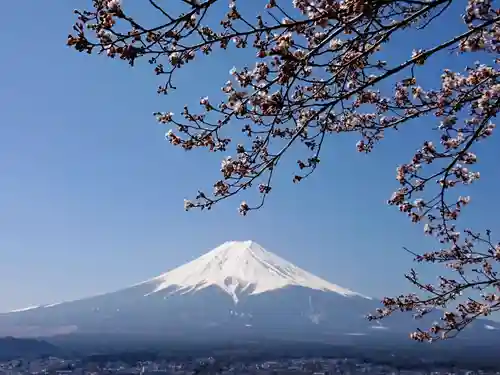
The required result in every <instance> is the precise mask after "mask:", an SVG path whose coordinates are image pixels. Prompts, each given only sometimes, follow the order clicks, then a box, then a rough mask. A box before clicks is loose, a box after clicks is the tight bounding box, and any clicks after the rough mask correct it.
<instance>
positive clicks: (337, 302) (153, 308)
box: [0, 241, 496, 340]
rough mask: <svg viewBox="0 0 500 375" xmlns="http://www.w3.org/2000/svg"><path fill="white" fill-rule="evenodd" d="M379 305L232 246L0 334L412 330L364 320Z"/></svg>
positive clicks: (1, 327) (401, 320)
mask: <svg viewBox="0 0 500 375" xmlns="http://www.w3.org/2000/svg"><path fill="white" fill-rule="evenodd" d="M377 307H379V302H378V301H376V300H373V299H372V298H370V297H367V296H364V295H362V294H360V293H356V292H353V291H351V290H349V289H346V288H343V287H340V286H338V285H335V284H332V283H330V282H328V281H326V280H323V279H321V278H319V277H317V276H315V275H313V274H311V273H309V272H307V271H304V270H302V269H301V268H299V267H297V266H295V265H293V264H292V263H290V262H288V261H286V260H284V259H282V258H280V257H278V256H277V255H275V254H273V253H271V252H269V251H267V250H265V249H264V248H262V247H261V246H260V245H258V244H257V243H255V242H252V241H243V242H239V241H231V242H226V243H224V244H222V245H220V246H218V247H217V248H215V249H213V250H212V251H210V252H208V253H206V254H205V255H203V256H201V257H200V258H198V259H195V260H193V261H191V262H189V263H187V264H185V265H182V266H180V267H178V268H176V269H174V270H171V271H169V272H166V273H164V274H162V275H160V276H157V277H154V278H152V279H150V280H147V281H144V282H141V283H138V284H135V285H133V286H131V287H128V288H125V289H122V290H119V291H116V292H113V293H108V294H103V295H99V296H95V297H90V298H85V299H81V300H76V301H71V302H63V303H59V304H52V305H45V306H34V307H31V308H27V309H21V310H17V311H15V312H11V313H8V314H2V315H0V335H12V336H50V335H60V334H67V333H99V334H118V333H126V334H138V335H161V336H163V337H172V338H175V337H177V338H179V337H183V338H186V337H193V338H208V339H211V340H212V339H216V338H231V337H233V338H234V337H236V338H238V337H242V336H251V337H258V336H279V337H282V338H283V337H289V338H303V339H305V338H322V337H325V336H329V335H339V334H343V335H349V334H351V335H352V334H355V335H368V334H372V335H373V334H380V333H381V332H385V331H391V332H400V333H404V334H405V335H406V334H407V333H408V332H409V331H410V330H412V329H414V328H415V327H416V326H417V324H416V323H415V322H414V321H412V319H411V318H410V317H409V316H407V315H405V316H403V315H401V316H398V317H396V318H395V319H393V318H390V319H388V320H387V321H384V322H383V323H381V324H376V323H375V324H374V323H373V322H369V321H367V320H366V319H365V316H366V314H367V313H369V312H372V311H373V310H374V309H376V308H377ZM434 319H435V317H434ZM419 323H420V324H428V322H427V323H425V322H419ZM488 325H489V326H491V327H496V324H494V323H491V322H489V323H488ZM488 331H489V332H491V331H492V330H491V329H488Z"/></svg>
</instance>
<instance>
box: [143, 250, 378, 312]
mask: <svg viewBox="0 0 500 375" xmlns="http://www.w3.org/2000/svg"><path fill="white" fill-rule="evenodd" d="M144 284H153V285H155V288H154V290H153V291H152V292H151V293H156V292H160V291H162V290H165V289H171V288H172V287H173V288H174V291H173V293H178V292H180V293H189V292H195V291H199V290H201V289H204V288H207V287H210V286H217V287H219V288H220V289H222V290H224V291H225V292H226V293H227V294H229V295H230V296H231V297H232V299H233V301H234V302H235V303H238V300H239V299H238V294H240V293H246V294H250V295H256V294H260V293H265V292H269V291H272V290H276V289H281V288H284V287H288V286H301V287H304V288H310V289H315V290H322V291H330V292H335V293H339V294H341V295H343V296H358V297H363V298H369V297H365V296H362V295H361V294H359V293H355V292H353V291H350V290H348V289H345V288H342V287H340V286H338V285H335V284H332V283H329V282H328V281H325V280H323V279H321V278H319V277H317V276H314V275H313V274H311V273H309V272H307V271H304V270H302V269H301V268H299V267H297V266H295V265H294V264H292V263H290V262H288V261H286V260H284V259H282V258H280V257H279V256H277V255H275V254H273V253H271V252H269V251H267V250H265V249H264V248H263V247H262V246H260V245H259V244H257V243H256V242H253V241H229V242H225V243H224V244H222V245H220V246H218V247H216V248H215V249H213V250H212V251H210V252H208V253H206V254H205V255H202V256H201V257H199V258H198V259H195V260H193V261H192V262H189V263H187V264H185V265H183V266H180V267H178V268H176V269H174V270H172V271H169V272H167V273H164V274H162V275H160V276H158V277H155V278H154V279H151V280H148V281H146V282H145V283H144Z"/></svg>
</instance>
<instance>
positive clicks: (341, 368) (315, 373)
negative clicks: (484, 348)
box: [0, 357, 500, 375]
mask: <svg viewBox="0 0 500 375" xmlns="http://www.w3.org/2000/svg"><path fill="white" fill-rule="evenodd" d="M27 374H31V375H35V374H44V375H45V374H46V375H101V374H106V375H111V374H117V375H204V374H206V375H209V374H210V375H233V374H234V375H236V374H238V375H257V374H259V375H302V374H303V375H306V374H307V375H332V374H342V375H350V374H386V375H417V374H425V375H439V374H446V375H475V374H478V375H487V374H500V372H499V371H487V370H471V369H466V368H464V369H461V368H453V369H450V368H435V369H432V371H431V370H429V369H420V370H419V369H414V370H402V369H397V368H394V367H392V366H389V365H381V364H371V363H365V362H364V363H360V362H359V361H357V360H355V359H349V358H342V359H321V358H312V359H300V358H298V359H280V360H274V361H273V360H267V361H255V362H251V361H250V362H249V361H244V362H238V361H235V362H234V363H232V364H230V365H221V364H219V363H218V362H217V361H216V360H215V359H214V358H212V357H209V358H201V359H193V360H191V361H183V362H179V361H173V360H155V361H139V362H137V363H136V364H134V365H130V364H127V363H125V362H123V361H108V362H104V363H98V362H93V361H87V360H79V359H65V358H58V357H47V358H43V359H29V360H28V359H16V360H10V361H3V362H0V375H27Z"/></svg>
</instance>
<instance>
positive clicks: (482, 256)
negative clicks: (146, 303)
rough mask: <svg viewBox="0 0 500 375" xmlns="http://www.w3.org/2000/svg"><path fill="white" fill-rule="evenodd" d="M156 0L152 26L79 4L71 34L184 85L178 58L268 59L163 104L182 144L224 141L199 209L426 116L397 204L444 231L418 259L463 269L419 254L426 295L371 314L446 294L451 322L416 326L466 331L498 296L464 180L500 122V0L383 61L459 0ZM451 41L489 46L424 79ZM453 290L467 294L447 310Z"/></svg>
mask: <svg viewBox="0 0 500 375" xmlns="http://www.w3.org/2000/svg"><path fill="white" fill-rule="evenodd" d="M145 3H146V4H148V6H151V7H152V9H154V10H155V11H157V12H158V14H159V15H161V16H162V17H163V23H160V24H158V25H152V26H151V25H148V26H146V25H145V24H143V23H142V22H141V21H140V20H138V19H135V18H134V17H133V15H132V14H129V13H128V12H127V7H126V4H123V3H121V2H120V1H117V0H94V1H93V5H92V8H91V9H90V10H77V11H75V13H76V15H77V22H76V23H75V25H74V28H73V33H72V34H70V35H69V36H68V40H67V44H68V45H69V46H71V47H72V48H74V49H76V50H77V51H80V52H86V53H90V54H92V53H100V54H105V55H106V56H108V57H109V58H118V59H121V60H124V61H126V62H128V63H129V64H130V65H132V66H133V65H135V64H136V62H137V61H143V60H147V62H148V63H149V64H151V65H152V66H153V69H152V70H153V72H154V74H156V75H158V76H159V77H164V79H165V81H164V84H162V85H161V86H159V87H158V90H157V91H158V93H159V94H167V93H170V92H172V91H174V90H175V86H174V84H173V82H174V77H175V74H176V72H177V71H178V70H179V69H184V68H185V67H186V65H188V64H189V63H191V62H192V61H194V60H196V61H198V60H200V59H203V58H206V57H207V56H210V55H212V54H213V53H216V52H222V53H223V52H224V51H225V50H228V49H233V50H234V51H235V52H234V53H236V52H237V50H239V49H253V50H254V52H255V61H248V64H247V65H246V66H243V67H234V68H233V69H231V71H230V72H229V73H228V76H229V77H228V81H227V82H225V83H224V84H223V85H222V87H221V92H222V93H223V95H224V96H225V100H224V101H222V103H216V102H212V101H211V100H210V96H204V94H205V93H200V95H201V99H200V100H199V107H197V108H191V107H188V106H186V107H184V108H182V110H180V111H179V109H177V110H175V111H173V112H171V111H170V110H169V109H167V110H165V111H161V112H156V113H154V116H155V117H156V119H157V121H158V122H160V123H161V124H165V125H167V126H168V131H167V133H166V135H165V138H166V139H167V140H168V141H169V142H170V143H171V144H172V145H174V146H177V147H181V148H183V149H184V150H193V149H197V148H202V149H203V148H206V149H208V150H209V151H210V152H220V153H224V156H223V158H222V162H221V165H220V173H221V174H220V179H218V180H217V181H215V182H214V184H213V192H212V193H211V194H208V193H206V192H203V191H200V192H199V193H198V195H197V196H196V197H195V198H194V199H192V200H185V202H184V208H185V209H186V210H190V209H195V208H201V209H211V208H212V207H213V206H214V205H215V204H216V203H217V202H219V201H221V200H223V199H227V198H229V197H233V196H235V195H238V194H239V193H240V192H242V191H243V190H252V189H254V191H255V194H256V195H257V196H259V197H260V199H258V200H257V202H256V203H252V202H246V201H244V202H241V203H240V205H239V208H238V211H239V212H240V213H241V214H242V215H247V214H248V213H249V212H250V211H252V210H256V209H259V208H260V207H262V206H263V204H264V202H265V199H266V197H267V196H268V195H270V194H271V193H272V192H273V189H272V186H273V172H274V170H275V169H276V168H277V167H278V166H279V162H280V161H281V159H282V156H283V155H284V154H285V153H287V151H288V150H289V149H290V148H291V146H292V145H301V146H303V147H304V148H305V150H306V151H307V152H309V156H308V157H306V158H304V159H303V160H298V161H297V173H296V174H295V176H293V182H294V183H299V182H301V181H303V180H304V179H306V178H307V177H308V176H309V175H310V174H311V173H312V172H313V171H315V170H316V169H317V168H318V167H319V165H320V160H321V157H320V156H321V152H322V146H323V143H324V139H325V138H326V137H332V136H335V134H337V133H356V134H357V135H358V137H359V138H358V142H357V143H356V144H355V145H353V150H357V151H358V152H363V153H370V152H371V151H372V150H373V148H374V147H376V146H377V144H378V143H379V142H382V141H383V140H384V138H385V134H386V133H387V132H391V131H394V130H399V129H401V128H402V127H404V126H406V124H408V123H411V122H413V121H422V119H423V118H425V123H426V124H428V126H429V128H430V129H433V131H434V138H433V139H422V142H421V147H420V148H419V149H418V150H417V151H416V152H415V153H414V155H413V156H412V158H411V159H410V160H407V161H402V163H401V164H400V165H399V166H397V168H396V171H395V180H396V181H395V184H397V185H399V186H398V187H397V189H396V191H395V192H394V193H393V194H392V195H391V196H390V198H389V199H388V204H389V205H391V206H395V207H397V209H398V210H399V211H400V212H401V213H403V214H404V215H405V216H407V217H408V218H409V220H410V221H411V222H413V223H416V224H419V225H422V231H423V235H427V236H432V237H434V238H435V239H436V241H437V243H439V246H441V247H442V248H440V249H439V250H433V251H429V252H425V253H423V254H417V253H412V254H413V255H414V256H415V260H416V261H417V262H420V263H421V262H429V263H442V264H443V265H446V266H447V267H449V268H450V269H451V270H453V271H454V272H455V273H456V275H457V277H456V278H455V279H451V278H444V277H440V278H439V281H438V283H437V284H435V285H434V284H432V285H431V284H428V283H424V282H423V281H421V280H420V278H419V277H418V275H417V273H416V272H415V271H414V270H412V271H411V272H410V273H409V274H408V275H406V278H407V279H408V280H409V281H410V282H411V283H413V284H414V285H415V286H416V287H417V288H418V289H419V290H420V291H421V292H423V296H422V295H421V296H417V295H416V294H410V295H405V296H399V297H396V298H389V297H388V298H385V299H384V300H383V307H382V308H381V309H379V311H377V312H376V313H374V314H372V315H370V316H369V319H383V318H385V317H386V316H389V315H391V314H392V313H394V312H396V311H399V310H401V311H414V312H415V313H416V316H422V315H424V314H426V313H428V312H429V311H431V310H432V309H435V308H443V311H445V312H444V313H443V318H442V320H441V322H438V324H436V325H434V326H432V327H430V328H429V329H427V330H419V331H417V332H414V333H412V335H411V337H412V338H413V339H415V340H417V341H432V340H436V339H443V338H449V337H453V336H454V335H455V334H456V333H458V332H459V331H461V330H462V329H463V328H465V327H466V326H467V325H468V324H469V323H470V322H471V321H473V320H474V319H476V318H477V317H479V316H487V315H489V314H491V313H492V312H494V311H498V310H500V281H499V279H498V274H497V271H495V270H496V269H497V268H498V262H500V244H498V243H494V241H493V239H492V237H491V233H490V231H489V230H488V231H483V233H477V232H475V231H473V230H471V229H463V228H461V227H460V226H459V223H460V222H459V219H460V216H461V213H462V211H463V210H464V209H465V207H466V206H467V205H469V204H471V202H473V198H471V197H469V196H461V195H459V194H457V193H455V192H456V191H457V189H456V188H458V187H460V188H461V189H460V191H461V192H462V190H463V188H465V187H467V186H469V185H471V184H476V183H477V182H478V181H480V179H481V178H480V177H481V175H480V172H479V170H478V169H477V167H476V166H477V165H478V163H479V162H480V159H481V154H480V150H481V149H480V146H481V145H482V144H484V142H487V141H488V138H489V137H490V136H491V135H492V134H493V132H494V131H495V124H494V119H495V117H496V116H497V114H498V111H499V108H500V79H499V76H500V74H499V69H498V65H499V63H500V59H499V58H498V56H499V53H500V9H498V7H497V8H495V5H497V4H494V2H493V1H492V0H467V1H463V15H462V19H461V22H462V23H463V26H464V27H463V30H462V32H460V33H458V34H457V35H455V36H454V37H452V38H450V39H448V40H441V39H439V38H436V43H435V44H434V45H431V46H429V47H427V48H426V49H421V48H415V49H414V50H413V52H411V53H410V54H409V55H408V56H407V57H406V59H403V60H401V61H396V60H391V61H384V60H382V59H381V55H380V51H385V50H387V49H388V48H389V47H390V45H391V40H392V39H393V38H394V37H395V36H397V35H400V34H402V33H405V32H408V30H413V31H415V32H418V31H419V30H422V29H425V28H426V27H428V26H429V25H430V24H432V23H436V22H440V21H439V20H440V19H442V17H444V16H445V15H446V14H448V12H449V11H450V10H449V9H450V5H451V4H452V0H427V1H401V0H386V1H367V0H314V1H313V0H292V1H290V0H269V1H268V3H267V5H266V6H265V9H262V10H261V13H260V14H257V15H256V16H257V17H256V18H254V19H246V18H245V17H244V16H243V15H242V13H241V12H240V8H239V4H240V1H238V0H236V1H229V2H227V3H226V2H224V4H229V5H228V7H227V10H226V12H225V14H219V13H218V12H219V10H218V9H220V8H216V7H215V6H214V5H215V4H216V3H223V0H189V1H188V0H182V1H178V2H176V5H175V6H173V7H172V9H168V10H167V9H166V8H164V7H162V6H160V5H159V4H158V2H157V0H148V1H147V2H145ZM290 5H291V6H293V11H290V10H289V8H290ZM497 6H498V5H497ZM209 17H210V19H211V20H213V19H214V17H215V18H216V19H218V20H220V22H219V23H218V25H219V26H217V27H210V26H208V25H209V24H213V22H212V23H211V22H208V20H209ZM217 17H218V18H217ZM450 50H451V51H453V53H454V54H455V58H456V59H461V58H462V57H463V56H468V55H471V56H472V55H475V56H477V57H476V59H477V61H478V62H477V63H476V64H473V65H469V66H467V64H465V63H464V69H463V71H452V70H449V69H446V70H444V71H442V72H441V77H440V79H439V80H437V81H436V82H435V84H434V85H433V87H427V86H428V85H427V84H424V80H421V79H420V78H419V77H421V76H420V74H422V71H423V70H424V69H432V64H433V63H432V61H433V59H434V58H435V56H437V55H439V54H440V53H444V52H448V53H449V51H450ZM386 83H390V85H387V84H386ZM383 87H393V89H392V91H390V92H388V90H387V89H383ZM417 119H420V120H417ZM229 126H230V127H231V128H235V127H238V126H239V127H240V129H241V132H242V134H244V135H245V136H246V138H247V141H246V142H243V143H242V142H233V139H232V138H229V137H225V136H222V134H226V133H225V132H223V131H222V130H224V129H225V128H226V127H229ZM408 251H410V250H408ZM410 252H411V251H410ZM464 291H476V292H477V293H476V294H477V298H476V299H472V298H471V299H468V300H465V301H464V300H463V299H461V296H462V295H463V292H464ZM455 301H458V305H457V306H458V307H457V308H456V309H455V310H454V311H449V310H447V309H448V307H449V306H450V303H453V302H455Z"/></svg>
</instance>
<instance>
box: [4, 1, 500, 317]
mask: <svg viewBox="0 0 500 375" xmlns="http://www.w3.org/2000/svg"><path fill="white" fill-rule="evenodd" d="M87 3H88V2H87V1H60V0H58V1H56V0H46V1H29V2H18V1H8V2H5V3H4V4H2V14H3V17H2V22H1V24H0V29H1V30H2V35H3V40H2V47H3V48H2V49H1V50H0V68H1V71H2V74H1V78H0V101H1V106H0V107H1V110H0V173H1V174H0V176H1V177H0V184H1V185H0V186H1V187H0V311H7V310H10V309H14V308H21V307H26V306H30V305H36V304H43V303H54V302H58V301H61V300H66V299H74V298H79V297H83V296H89V295H92V294H95V293H101V292H105V291H112V290H114V289H117V288H120V287H124V286H128V285H130V284H134V283H136V282H139V281H142V280H144V279H147V278H150V277H153V276H156V275H157V274H159V273H161V272H165V271H167V270H168V269H170V268H172V267H174V266H177V265H180V264H182V263H184V262H186V261H189V260H191V259H193V258H194V257H197V256H199V255H201V254H202V253H204V252H206V251H208V250H210V249H212V248H213V247H215V246H217V245H219V244H220V243H222V242H224V241H227V240H246V239H252V240H255V241H257V242H258V243H260V244H261V245H262V246H264V247H265V248H266V249H268V250H270V251H272V252H275V253H276V254H278V255H280V256H282V257H284V258H286V259H288V260H290V261H292V262H293V263H296V264H297V265H299V266H301V267H303V268H305V269H307V270H309V271H311V272H313V273H315V274H317V275H319V276H322V277H324V278H326V279H328V280H329V281H332V282H334V283H337V284H339V285H342V286H344V287H348V288H351V289H353V290H356V291H358V292H361V293H364V294H368V295H373V296H383V295H387V294H395V293H400V292H406V291H409V290H410V287H409V285H408V284H407V283H406V282H405V280H404V278H403V273H404V272H405V271H406V270H407V269H408V267H410V266H411V257H409V256H408V254H407V253H405V252H404V251H403V250H402V246H408V247H410V248H411V249H414V250H415V251H419V250H423V249H425V246H427V245H429V244H430V245H432V244H434V242H432V241H429V240H427V239H425V238H424V237H423V235H422V234H421V233H422V228H421V227H419V226H415V225H412V224H411V223H410V222H409V221H408V220H407V219H406V218H405V217H404V216H403V215H402V214H400V213H399V212H398V211H397V209H396V208H393V207H389V206H387V205H386V204H385V201H386V200H387V199H388V198H389V196H390V195H391V193H392V191H393V190H394V189H395V188H396V187H397V184H396V181H395V168H396V166H397V164H398V163H401V162H406V161H407V160H408V159H409V158H410V157H411V156H412V153H413V152H414V150H415V149H416V148H417V147H418V145H419V144H420V143H421V142H422V141H423V139H422V135H421V134H422V129H428V128H429V127H430V126H431V124H430V123H428V122H420V123H414V124H413V125H411V126H410V127H408V128H407V129H402V130H401V131H400V132H398V133H397V134H396V133H395V134H393V135H392V136H389V137H388V139H386V141H385V142H384V143H383V144H382V145H381V147H379V148H378V149H377V150H375V152H374V153H373V154H371V155H368V156H366V155H361V154H358V153H357V152H356V151H355V143H356V139H355V138H352V137H347V136H341V137H333V138H331V140H330V141H329V142H328V146H329V147H328V148H327V149H325V151H326V152H325V153H324V154H323V157H322V166H321V168H320V169H319V170H318V172H317V173H316V174H315V175H313V176H312V177H311V178H310V179H309V180H308V181H305V182H304V183H302V184H300V185H293V184H292V183H291V178H292V177H293V169H292V167H293V164H294V161H295V160H294V157H293V156H292V157H291V158H290V159H289V160H290V164H291V166H290V167H285V169H284V170H283V171H282V172H281V174H278V179H277V181H276V186H275V189H274V191H273V193H272V195H271V196H270V199H269V200H268V204H267V205H266V206H265V208H264V209H262V210H261V211H259V212H254V213H252V214H251V215H250V216H248V217H240V216H239V215H238V213H237V206H238V204H239V201H238V200H231V201H228V202H226V203H224V204H221V205H220V206H218V207H216V208H215V209H214V210H213V211H212V212H189V213H186V212H184V210H183V199H184V198H191V197H193V195H194V194H195V193H196V191H197V189H199V188H207V189H209V188H210V186H211V184H212V183H213V181H215V178H217V177H218V170H219V163H220V157H221V155H215V157H214V156H213V155H208V154H207V153H206V152H203V151H200V152H190V153H186V152H183V151H182V150H180V149H176V148H173V147H172V146H170V145H169V144H168V142H166V141H165V140H164V134H165V132H166V131H167V130H168V128H165V127H164V126H161V125H159V124H157V123H156V122H155V119H154V118H153V116H152V115H151V114H152V112H154V111H157V110H173V112H177V113H178V112H179V111H180V109H181V108H182V105H183V104H185V103H195V102H197V101H198V100H199V98H200V97H202V96H205V95H206V94H211V93H212V92H219V87H220V86H221V85H222V84H223V83H224V82H225V81H226V80H227V79H228V71H229V69H230V68H231V67H232V66H233V65H239V66H241V64H242V62H241V61H239V60H238V59H237V58H234V59H233V57H232V56H233V53H232V52H230V53H218V54H217V55H216V56H215V57H213V58H210V59H205V60H203V61H198V62H197V63H196V65H193V66H192V67H191V68H188V70H186V71H185V72H183V73H181V75H179V76H178V77H177V84H178V86H179V88H180V89H179V91H178V92H176V93H175V94H174V95H172V96H168V97H158V96H157V95H156V87H157V85H158V84H159V83H160V82H159V81H158V80H157V77H155V76H154V74H152V72H151V68H150V67H149V66H147V65H146V64H143V65H141V66H139V67H137V68H134V69H131V68H130V67H129V66H128V65H127V64H125V63H123V62H120V61H111V60H109V59H107V58H105V57H99V56H87V55H84V54H79V53H76V52H75V51H73V50H71V49H69V48H67V47H66V46H65V41H66V36H67V34H68V32H69V31H70V28H71V26H72V23H73V21H74V15H73V14H72V10H73V8H74V7H79V6H80V5H85V4H87ZM126 3H127V0H125V6H126V5H127V4H126ZM139 3H141V2H137V3H136V4H139ZM458 3H461V2H458ZM445 25H446V26H445ZM459 28H460V23H459V22H457V19H455V18H454V19H453V20H452V19H451V18H450V19H448V20H446V19H445V20H443V21H442V22H440V23H438V24H436V26H435V27H434V28H432V29H430V30H429V31H427V32H426V33H424V34H422V35H423V36H420V37H419V38H413V39H411V38H410V39H404V40H403V39H401V40H399V41H398V40H396V41H395V43H394V44H393V47H392V48H393V49H392V50H390V51H389V53H390V54H395V55H398V54H402V53H404V54H406V53H407V54H408V56H409V53H410V52H411V50H412V49H413V48H419V47H425V46H427V45H429V40H430V39H429V38H430V37H431V36H432V37H438V36H439V37H440V38H442V39H443V40H445V39H446V38H447V36H449V35H451V34H452V33H453V32H455V31H457V30H458V29H459ZM405 56H406V55H405ZM433 63H435V64H436V66H440V64H441V65H443V66H446V65H447V64H450V65H451V66H452V67H453V66H457V67H459V65H454V64H455V63H456V58H453V57H452V56H451V55H445V56H444V57H442V58H441V60H439V59H436V61H434V62H433ZM435 74H439V71H437V72H435ZM428 78H431V77H428ZM488 143H489V144H488V145H486V148H483V149H484V151H482V152H480V153H479V158H480V160H481V165H480V171H481V172H482V174H483V176H484V178H483V180H482V181H480V183H479V184H478V185H477V186H476V187H475V188H474V189H471V194H473V203H474V204H473V205H472V206H471V207H470V208H469V209H468V213H467V218H470V219H469V222H470V223H473V224H474V228H477V229H483V228H485V227H489V228H491V229H492V230H494V231H495V230H498V229H500V228H499V225H498V224H499V221H498V215H497V213H498V212H499V209H500V203H499V201H498V199H497V196H498V194H497V192H498V191H499V190H498V189H499V186H500V176H499V172H498V171H499V170H498V160H500V151H499V150H500V148H499V147H498V146H499V137H498V135H497V136H496V137H494V138H493V139H490V140H489V142H488ZM497 232H498V231H497ZM435 270H436V269H433V268H431V269H426V271H424V273H427V274H428V275H430V276H432V275H433V273H432V272H434V271H435Z"/></svg>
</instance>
